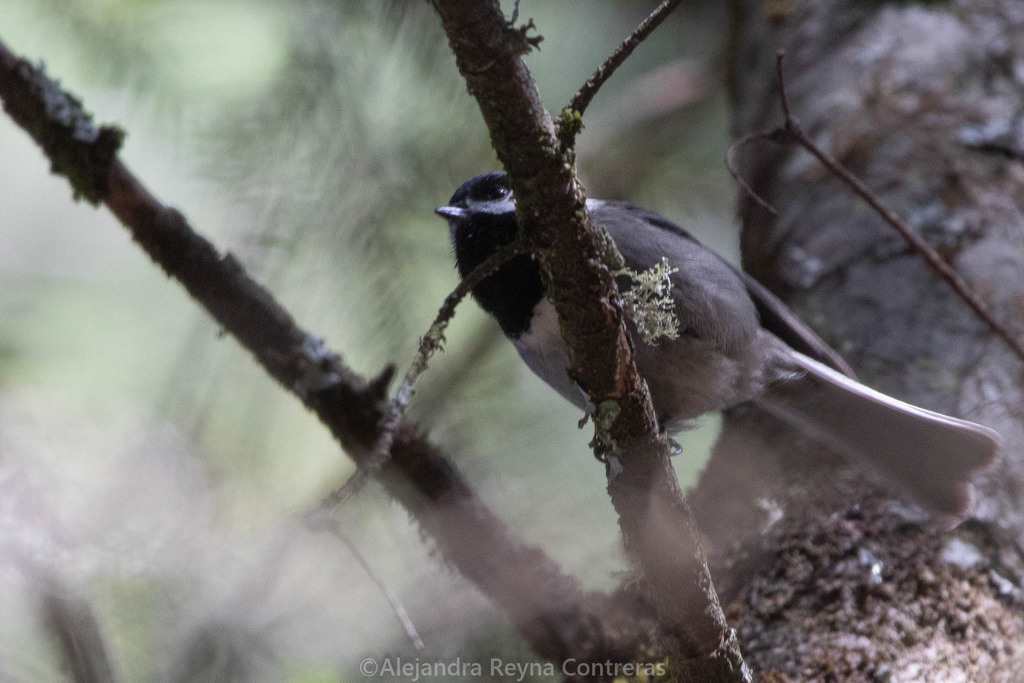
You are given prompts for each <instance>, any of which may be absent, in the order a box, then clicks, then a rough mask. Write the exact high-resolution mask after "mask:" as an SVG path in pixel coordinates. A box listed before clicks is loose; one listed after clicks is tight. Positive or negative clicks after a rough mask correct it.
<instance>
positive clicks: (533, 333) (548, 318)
mask: <svg viewBox="0 0 1024 683" xmlns="http://www.w3.org/2000/svg"><path fill="white" fill-rule="evenodd" d="M512 344H513V345H514V346H515V347H516V351H518V352H519V357H520V358H522V359H523V362H524V363H526V365H527V366H528V367H529V368H530V369H531V370H532V371H533V372H534V374H536V375H537V376H538V377H540V378H541V379H542V380H544V381H545V382H546V383H547V384H548V385H549V386H551V388H552V389H554V390H555V391H557V392H558V393H559V394H561V396H562V397H563V398H565V399H566V400H567V401H569V402H570V403H573V404H575V405H576V406H577V407H579V408H586V397H585V396H584V395H583V392H582V391H581V390H580V388H579V387H578V386H576V383H575V382H573V381H572V379H570V377H569V364H570V363H569V350H568V349H567V348H566V346H565V341H564V340H563V339H562V332H561V330H560V329H559V327H558V313H557V312H556V311H555V305H554V304H553V303H551V302H550V301H549V300H547V299H541V300H540V302H539V303H538V304H537V305H536V306H534V307H533V316H532V317H531V318H530V325H529V327H528V328H527V329H526V331H525V332H523V334H521V335H520V336H519V337H518V338H516V339H513V340H512Z"/></svg>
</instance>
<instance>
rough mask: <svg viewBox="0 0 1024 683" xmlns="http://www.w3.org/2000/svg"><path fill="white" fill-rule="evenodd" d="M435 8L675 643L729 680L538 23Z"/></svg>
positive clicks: (474, 2)
mask: <svg viewBox="0 0 1024 683" xmlns="http://www.w3.org/2000/svg"><path fill="white" fill-rule="evenodd" d="M433 5H434V7H435V8H436V9H437V11H438V14H439V15H440V17H441V22H442V24H443V26H444V29H445V32H446V33H447V35H448V39H449V42H450V44H451V47H452V50H453V51H454V53H455V59H456V63H457V65H458V68H459V71H460V72H461V73H462V75H463V77H464V78H465V80H466V84H467V85H468V87H469V91H470V93H471V94H472V95H473V96H474V97H475V98H476V100H477V103H478V104H479V106H480V111H481V113H482V114H483V118H484V121H485V122H486V124H487V127H488V130H489V131H490V134H491V142H492V144H493V145H494V148H495V150H496V151H497V154H498V158H499V159H500V160H501V162H502V164H503V165H504V166H505V169H506V171H508V173H509V177H510V179H511V183H512V189H513V191H514V193H515V196H516V200H517V213H518V216H519V221H520V226H521V231H522V238H523V239H524V241H525V242H526V244H527V245H528V246H529V247H530V248H531V250H532V251H533V252H534V253H536V254H537V256H538V259H539V261H540V263H541V266H542V268H543V271H544V274H545V276H546V278H547V281H548V285H549V287H548V292H549V295H550V296H552V298H553V299H554V302H555V307H556V309H557V311H558V314H559V318H560V320H561V324H562V334H563V337H564V338H565V340H566V342H567V344H568V346H569V349H570V358H571V362H572V368H571V372H572V373H573V376H574V378H575V379H576V381H577V383H578V384H579V385H580V387H581V388H582V389H583V390H584V391H585V392H586V393H587V395H588V396H589V397H590V399H591V401H592V403H593V404H594V405H595V406H597V408H596V413H595V415H594V418H595V419H594V423H595V429H596V430H597V436H596V438H595V443H597V444H598V446H599V447H600V453H599V455H600V456H601V457H603V458H604V459H605V460H606V462H608V463H609V464H610V467H609V472H610V474H612V475H614V476H609V485H608V489H609V493H610V495H611V498H612V502H613V505H614V506H615V509H616V511H617V512H618V514H619V520H620V526H621V528H622V532H623V536H624V539H625V543H626V547H627V549H628V550H629V551H630V553H631V554H632V555H633V556H634V557H636V558H637V559H638V560H639V564H640V567H641V570H642V573H643V584H642V585H643V587H644V590H645V592H646V593H647V595H648V596H649V598H650V600H651V602H652V604H653V605H654V606H655V608H656V610H657V612H658V617H659V619H660V621H661V623H662V625H663V627H664V628H665V629H666V631H667V632H668V633H669V634H671V639H670V642H669V646H670V650H671V651H672V652H673V654H675V655H677V656H678V657H679V659H680V660H686V659H690V660H700V661H705V662H709V661H711V660H708V659H707V658H708V657H709V655H716V656H718V657H719V658H718V659H717V660H714V661H712V662H711V665H712V668H713V667H714V666H716V665H718V664H719V663H722V662H724V664H723V666H722V669H723V670H724V669H729V667H730V666H731V667H732V668H731V669H729V670H730V671H731V672H732V673H731V674H723V678H722V679H721V680H728V676H729V675H731V676H733V677H734V678H732V680H740V677H741V675H742V674H741V672H742V665H741V663H740V661H741V660H740V658H739V653H738V650H735V649H734V647H733V645H734V643H733V642H732V641H730V640H729V634H730V632H729V629H728V628H727V626H726V623H725V618H724V615H723V613H722V610H721V608H720V606H719V605H718V601H717V598H716V596H715V591H714V587H713V586H712V584H711V580H710V576H709V574H708V571H707V566H706V564H705V562H704V557H703V553H702V551H701V549H700V546H699V543H698V538H697V535H696V533H695V532H694V528H693V523H692V519H691V516H690V514H689V511H688V509H686V507H685V505H684V503H683V501H682V495H681V492H680V490H679V485H678V482H677V480H676V476H675V472H674V471H673V469H672V466H671V464H670V462H669V449H668V446H667V444H666V443H665V442H664V440H663V439H662V438H661V437H660V435H659V433H658V425H657V421H656V419H655V415H654V411H653V409H652V406H651V402H650V397H649V395H648V392H647V386H646V383H645V382H644V381H643V378H642V377H641V376H640V375H639V374H638V372H637V370H636V367H635V365H634V363H633V353H632V347H631V345H630V341H629V333H628V331H627V329H626V326H625V323H624V318H623V311H622V302H621V299H620V297H619V296H618V294H617V292H616V289H615V286H614V279H613V276H612V274H611V272H610V271H609V268H608V266H607V265H606V264H605V262H604V259H603V255H604V253H605V249H604V247H603V246H602V245H603V242H602V237H601V236H600V235H599V234H598V233H597V231H595V229H594V227H593V225H592V224H591V221H590V217H589V214H588V213H587V211H586V206H585V203H584V197H583V192H582V188H581V187H580V186H579V183H578V182H577V180H576V176H575V168H574V158H573V153H572V150H569V149H564V148H563V147H562V145H561V144H560V141H559V140H558V137H557V135H556V131H555V126H554V124H553V122H552V119H551V117H550V115H549V113H548V112H547V111H546V110H545V108H544V106H543V104H542V103H541V101H540V97H539V95H538V93H537V89H536V85H535V84H534V82H533V79H532V77H531V76H530V73H529V70H528V69H527V67H526V65H525V63H524V62H523V60H522V59H521V57H522V55H523V53H524V52H526V51H527V50H528V49H529V48H530V44H529V42H528V41H526V40H524V38H525V37H526V33H527V31H526V28H521V27H516V26H514V25H512V24H511V23H510V22H509V21H508V20H506V19H505V17H504V15H503V14H502V12H501V8H500V6H499V4H498V2H497V0H433ZM527 26H529V24H528V25H527ZM618 465H621V469H619V468H618ZM723 653H727V655H723ZM708 671H709V672H710V671H711V669H710V668H709V669H708ZM707 675H708V676H709V677H708V678H706V680H712V678H711V677H710V676H712V675H713V674H710V673H708V674H707Z"/></svg>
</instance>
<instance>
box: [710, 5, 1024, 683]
mask: <svg viewBox="0 0 1024 683" xmlns="http://www.w3.org/2000/svg"><path fill="white" fill-rule="evenodd" d="M734 7H735V9H736V22H735V24H734V30H735V35H734V37H733V38H734V40H733V46H734V51H733V59H734V61H733V65H732V66H733V70H732V87H733V96H734V104H735V110H734V119H733V125H734V130H735V133H736V134H737V135H740V134H743V133H746V132H749V131H752V130H757V129H763V128H768V127H772V126H774V125H776V124H778V123H779V122H780V120H781V114H780V113H779V104H778V88H777V85H776V79H775V76H774V69H775V55H776V51H777V50H778V49H785V50H786V51H787V54H788V58H787V62H786V71H787V81H788V86H789V87H788V90H789V95H790V100H791V103H792V105H793V108H794V114H795V116H796V117H797V118H798V119H799V120H800V123H801V124H802V126H803V128H804V129H805V131H807V132H808V134H809V135H811V137H812V138H813V139H815V141H816V142H817V143H818V144H819V145H820V146H821V147H823V148H824V149H825V150H826V151H828V152H830V153H831V154H832V156H834V157H836V158H838V159H839V161H841V162H842V163H843V164H844V165H846V166H847V167H848V168H850V169H851V170H852V171H853V172H854V173H856V174H857V175H859V176H860V177H861V178H862V179H863V180H865V182H866V183H867V184H868V185H869V186H870V187H871V188H872V189H873V190H874V191H875V192H877V193H879V194H880V196H881V197H882V199H883V200H884V201H885V202H886V203H887V204H888V205H889V206H890V207H891V208H893V209H895V210H896V211H897V213H899V214H900V215H902V216H903V217H904V218H906V219H908V220H909V222H910V223H911V224H912V225H913V226H914V227H915V228H916V229H917V230H918V231H919V232H920V234H921V235H922V236H924V237H925V238H926V239H927V240H928V241H929V242H931V243H932V244H933V245H935V246H937V247H938V248H939V249H940V251H941V253H942V254H943V255H944V256H945V257H946V258H947V259H948V261H949V262H950V263H951V264H952V265H953V266H954V267H955V268H956V269H957V270H958V271H959V272H960V273H961V274H962V275H963V276H964V277H965V278H966V279H967V280H968V282H969V283H970V284H971V285H972V286H973V287H974V288H976V289H977V290H978V291H980V292H981V294H982V295H983V297H984V298H985V299H986V300H987V301H988V302H989V303H990V304H991V305H992V306H993V307H994V308H995V310H996V312H997V313H998V315H999V316H1000V317H1001V318H1002V319H1003V320H1004V321H1006V322H1007V324H1008V325H1009V326H1010V327H1011V329H1012V330H1014V331H1015V332H1016V333H1017V334H1018V335H1021V336H1024V305H1022V303H1024V215H1022V213H1021V207H1022V206H1024V164H1022V160H1024V118H1022V117H1024V114H1022V112H1024V87H1022V85H1024V4H1022V3H1020V2H1019V1H1018V0H976V1H974V2H969V1H966V0H965V1H962V2H949V3H902V2H901V3H875V2H872V3H867V2H862V1H859V0H807V1H805V2H800V3H791V4H786V3H780V4H778V5H769V4H766V3H763V2H758V1H756V0H746V1H744V0H737V2H735V3H734ZM742 160H743V161H742V163H741V169H740V170H741V172H742V173H743V175H744V177H746V178H747V180H748V181H750V183H751V184H752V185H753V187H754V189H755V190H756V191H757V192H758V193H759V194H760V195H761V196H763V197H764V198H765V199H767V200H768V201H769V202H770V203H771V204H772V205H773V206H774V207H775V208H776V209H777V210H778V212H779V216H778V218H773V217H772V216H770V215H769V214H768V212H766V211H764V210H763V209H762V208H760V207H758V206H756V205H755V204H754V203H753V202H752V201H749V200H741V207H740V208H741V216H742V219H743V222H744V230H743V240H742V247H743V256H744V262H745V266H746V268H747V269H748V270H749V271H750V272H752V273H753V274H755V276H757V277H758V278H760V279H761V280H762V281H763V282H765V283H767V284H769V285H770V286H771V287H772V288H773V289H775V291H776V292H778V293H780V294H782V295H783V296H784V297H785V298H786V299H787V300H788V302H789V303H790V304H791V305H792V306H793V307H794V308H795V309H796V311H797V312H798V313H799V314H801V316H802V317H803V318H804V319H805V320H807V321H808V322H810V323H812V324H813V325H814V326H815V327H816V328H817V330H818V331H819V332H820V333H821V334H822V335H823V336H824V337H825V339H826V340H828V341H830V342H831V343H832V344H833V345H834V346H835V347H836V348H838V349H840V350H841V351H842V352H843V353H844V354H845V356H846V358H847V359H848V360H849V361H850V362H851V364H852V365H853V366H854V367H855V369H856V370H857V371H858V372H859V373H860V375H861V379H862V380H863V381H865V382H866V383H868V384H870V385H873V386H875V387H878V388H880V389H881V390H883V391H886V392H887V393H890V394H893V395H895V396H898V397H901V398H904V399H906V400H909V401H912V402H914V403H917V404H919V405H922V406H925V407H928V408H932V409H935V410H939V411H944V412H947V413H951V414H956V415H960V416H964V417H967V418H970V419H972V420H975V421H978V422H981V423H984V424H986V425H989V426H991V427H993V428H995V429H997V430H998V431H1000V432H1001V433H1002V434H1003V436H1004V437H1005V438H1006V446H1005V448H1004V451H1003V453H1002V458H1001V461H1000V462H999V463H998V464H997V465H996V467H995V468H994V469H993V470H992V471H991V472H990V473H989V474H988V475H986V476H984V477H982V478H981V480H980V482H979V490H978V499H977V508H976V514H977V519H975V520H972V521H970V522H968V523H966V524H964V525H962V526H961V527H960V528H958V529H956V530H954V531H945V530H943V529H941V528H938V527H936V526H935V525H934V524H930V523H929V521H928V520H927V518H926V517H924V516H923V515H922V514H921V513H920V512H919V511H915V510H914V509H913V508H911V507H908V506H906V505H905V504H901V503H898V502H894V501H898V500H899V497H898V495H890V494H888V493H887V492H885V491H883V490H882V489H881V488H879V487H878V486H877V485H876V483H874V482H872V481H871V480H870V478H869V477H867V476H865V475H862V474H860V473H857V472H853V471H851V470H849V469H848V468H845V467H844V466H843V465H842V463H840V462H838V461H836V460H835V459H834V458H830V457H828V456H826V455H824V454H821V453H817V452H815V451H814V449H813V447H812V446H810V445H808V444H798V443H794V442H793V441H792V437H791V436H787V435H786V433H785V431H784V430H782V429H781V428H780V427H779V426H778V425H775V424H771V423H770V422H768V421H767V420H765V419H763V418H759V417H757V416H754V415H751V414H743V413H736V414H733V415H730V416H728V418H727V425H728V427H731V429H729V430H728V431H727V433H726V435H725V436H724V437H723V439H722V441H721V442H720V444H719V445H718V447H717V449H716V453H715V455H714V456H713V458H712V461H711V463H710V464H709V467H708V470H707V472H706V473H705V476H704V477H703V479H702V481H701V482H700V485H699V487H698V488H697V490H696V491H695V492H694V493H693V495H692V497H691V500H692V502H693V505H694V509H695V514H696V517H697V519H698V520H700V521H701V523H702V524H703V525H704V529H705V532H706V533H707V534H708V536H709V537H710V538H712V539H713V546H714V550H713V552H712V562H713V567H712V572H713V575H714V576H715V578H716V582H717V584H718V586H719V590H720V593H721V594H722V598H723V604H727V605H728V609H727V612H728V613H729V616H730V618H731V621H732V622H733V623H734V624H735V625H736V626H737V628H738V630H739V633H740V640H741V646H742V648H743V652H744V656H745V658H746V660H747V662H748V663H749V664H750V665H751V666H752V668H753V669H754V670H755V671H757V672H759V673H760V675H761V677H762V679H763V680H790V679H796V680H812V679H813V680H842V681H848V680H900V681H908V680H913V681H951V680H978V681H981V680H984V681H993V680H1019V672H1018V669H1019V666H1020V663H1021V660H1022V651H1024V628H1022V626H1021V614H1022V609H1021V606H1022V604H1024V603H1022V599H1024V594H1022V592H1021V589H1020V586H1021V583H1022V580H1024V562H1022V545H1021V542H1022V539H1024V536H1022V534H1024V515H1022V505H1021V497H1022V495H1024V489H1022V483H1024V482H1022V475H1024V458H1022V456H1024V453H1022V446H1024V421H1022V417H1024V415H1022V408H1021V406H1022V405H1024V396H1022V394H1024V368H1022V367H1021V363H1020V361H1019V359H1017V358H1016V357H1014V356H1013V355H1012V354H1011V352H1010V351H1009V350H1008V348H1007V347H1006V346H1005V345H1004V344H1003V343H1002V342H1000V341H999V340H997V339H996V338H995V337H994V336H993V335H992V334H991V333H990V331H989V330H988V329H987V328H986V326H985V325H984V324H983V323H982V322H980V321H979V320H978V319H977V318H976V317H975V316H974V315H973V314H972V313H971V312H970V310H969V309H968V308H967V306H966V305H965V304H964V303H963V302H962V301H960V300H959V299H958V298H957V297H956V296H955V295H954V294H953V293H952V291H951V290H950V288H949V287H948V286H947V285H946V284H945V283H943V282H941V281H940V280H939V279H938V278H937V277H936V275H935V274H934V273H933V272H931V271H930V270H929V269H928V268H927V267H926V266H925V264H924V263H923V261H922V260H921V259H920V258H919V257H917V256H915V255H913V254H911V253H909V252H908V250H907V249H906V247H905V245H904V244H903V242H902V241H901V240H900V239H899V238H898V237H897V236H896V235H895V233H893V232H892V231H891V230H889V229H888V228H886V227H885V226H884V224H883V223H882V221H881V219H880V218H879V217H877V216H876V215H874V214H873V213H871V212H870V211H869V210H868V209H867V207H866V206H864V205H863V204H862V203H861V202H860V200H858V199H856V198H855V197H853V196H852V195H851V194H850V193H849V192H848V191H847V190H846V189H844V188H843V187H842V186H841V185H840V184H839V183H838V182H837V181H836V180H835V179H834V178H831V177H829V176H828V175H827V174H825V173H824V171H823V170H822V169H821V167H820V166H819V165H818V164H817V163H816V162H815V161H814V160H813V159H812V158H811V157H810V155H809V154H807V153H806V152H804V151H802V150H798V149H796V148H786V149H780V148H779V147H777V146H772V145H771V144H770V143H763V144H762V145H760V146H758V147H756V148H748V149H746V150H744V151H743V153H742ZM921 466H922V467H927V466H928V463H926V462H923V463H921Z"/></svg>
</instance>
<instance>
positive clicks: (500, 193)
mask: <svg viewBox="0 0 1024 683" xmlns="http://www.w3.org/2000/svg"><path fill="white" fill-rule="evenodd" d="M511 193H512V190H511V189H509V187H508V185H505V184H504V183H498V182H493V183H485V184H483V185H480V186H479V187H478V188H476V192H474V193H473V195H474V197H473V198H474V199H476V200H478V201H482V202H489V201H495V200H498V199H504V198H505V197H507V196H509V195H510V194H511Z"/></svg>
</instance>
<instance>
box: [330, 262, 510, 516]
mask: <svg viewBox="0 0 1024 683" xmlns="http://www.w3.org/2000/svg"><path fill="white" fill-rule="evenodd" d="M525 252H526V247H525V246H524V245H523V244H521V243H520V242H513V243H511V244H507V245H505V246H504V247H502V248H501V249H499V250H498V251H497V252H495V253H494V254H491V256H489V257H488V258H487V259H486V260H485V261H484V262H483V263H481V264H480V265H478V266H477V267H476V268H474V269H473V270H472V271H470V273H469V274H468V275H466V277H464V278H462V281H461V282H459V284H458V285H456V287H455V289H454V290H452V292H451V294H449V295H448V296H447V297H445V300H444V303H443V304H441V308H440V309H439V310H438V311H437V316H436V317H435V318H434V322H433V323H431V325H430V327H429V328H428V329H427V332H426V334H424V335H423V336H422V337H420V345H419V349H418V350H417V351H416V357H415V358H413V361H412V364H411V365H410V366H409V369H408V370H407V371H406V373H405V377H403V378H402V382H401V384H399V385H398V388H397V389H396V390H395V394H394V397H392V399H391V401H390V402H389V403H388V408H387V410H386V411H385V412H384V416H383V418H382V419H381V421H380V430H379V431H378V434H377V441H376V442H375V443H374V447H373V451H372V452H371V454H370V457H369V458H368V459H367V460H366V461H365V462H363V463H362V464H361V465H360V466H359V467H358V468H357V469H356V471H355V472H354V473H353V474H352V476H351V477H349V478H348V480H347V481H346V482H345V483H344V484H342V485H341V487H340V488H338V489H335V490H334V491H332V492H331V493H330V494H329V495H328V496H327V497H326V498H324V500H323V501H322V502H321V504H320V506H319V510H321V511H328V510H331V509H332V508H335V507H337V506H338V505H340V504H341V503H343V502H344V501H346V500H347V499H348V498H350V497H351V496H353V495H355V494H356V493H358V492H359V491H360V490H362V488H363V486H364V485H365V484H366V482H367V481H369V479H370V477H371V476H376V474H377V473H378V472H380V469H381V467H383V466H384V463H386V462H387V460H388V458H389V457H391V446H392V445H393V444H394V442H395V434H396V433H397V431H398V427H399V425H401V424H402V418H404V417H405V411H406V410H408V409H409V402H410V401H411V400H412V395H413V394H414V393H415V391H416V389H415V385H416V380H418V379H419V377H420V375H422V374H423V372H424V371H425V370H426V369H427V363H428V361H429V360H430V358H431V356H433V355H434V353H435V352H436V351H437V350H439V349H440V348H441V345H442V344H443V343H444V332H445V329H446V328H447V327H448V323H449V322H451V319H452V316H454V315H455V308H456V306H458V305H459V303H461V302H462V300H463V299H464V298H466V295H467V294H469V293H470V292H471V291H473V288H474V287H476V286H477V285H478V284H480V283H481V282H482V281H483V280H485V279H487V278H488V277H490V276H491V275H493V274H494V273H495V271H497V270H498V269H499V268H501V267H502V266H503V265H505V264H506V263H507V262H508V261H510V260H511V259H513V258H515V257H516V256H520V255H522V254H524V253H525Z"/></svg>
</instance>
